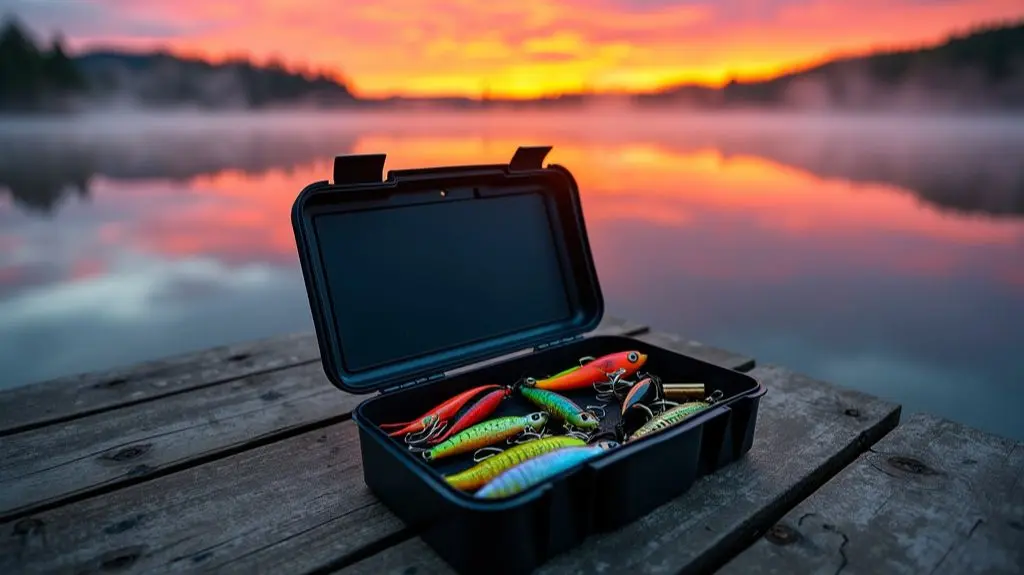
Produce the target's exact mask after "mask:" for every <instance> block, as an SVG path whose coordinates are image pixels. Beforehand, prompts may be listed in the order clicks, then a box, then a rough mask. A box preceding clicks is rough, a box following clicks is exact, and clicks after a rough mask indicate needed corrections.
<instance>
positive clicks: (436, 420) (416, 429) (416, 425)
mask: <svg viewBox="0 0 1024 575" xmlns="http://www.w3.org/2000/svg"><path fill="white" fill-rule="evenodd" d="M499 387H501V386H499V385H481V386H479V387H474V388H473V389H470V390H468V391H464V392H462V393H460V394H458V395H456V396H455V397H453V398H451V399H449V400H447V401H445V402H444V403H441V404H440V405H438V406H436V407H434V408H433V409H431V410H430V411H428V412H426V413H424V414H423V415H421V416H419V417H417V418H416V419H414V420H412V421H404V422H402V423H382V424H380V425H379V426H378V427H380V428H381V429H383V430H385V431H387V430H389V429H395V428H400V429H397V430H395V431H392V432H390V433H388V436H389V437H399V436H402V435H408V434H410V433H422V432H425V431H427V430H428V429H432V428H433V429H436V428H439V427H440V426H441V425H442V423H443V422H445V421H447V420H448V418H450V417H452V416H453V415H455V414H456V413H458V412H459V409H461V408H462V407H463V406H464V405H466V403H468V402H469V401H470V400H472V399H473V398H474V397H476V396H477V395H478V394H479V393H481V392H483V391H485V390H489V389H497V388H499Z"/></svg>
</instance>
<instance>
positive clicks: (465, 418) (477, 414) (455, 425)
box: [422, 387, 512, 445]
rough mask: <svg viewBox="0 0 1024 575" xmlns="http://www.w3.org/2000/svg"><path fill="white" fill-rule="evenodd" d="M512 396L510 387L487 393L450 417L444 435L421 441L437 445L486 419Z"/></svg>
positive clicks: (433, 435) (430, 436) (428, 437)
mask: <svg viewBox="0 0 1024 575" xmlns="http://www.w3.org/2000/svg"><path fill="white" fill-rule="evenodd" d="M510 395H512V388H511V387H503V388H501V389H495V390H494V391H489V392H487V393H486V394H484V395H483V396H481V397H480V399H476V400H475V401H473V403H467V404H466V406H465V407H466V409H464V410H462V411H460V412H459V413H457V414H455V415H453V416H452V419H451V425H449V426H448V429H447V430H445V431H444V433H436V432H435V433H433V434H431V435H428V436H427V437H426V438H424V439H423V440H422V441H425V442H426V443H427V444H429V445H437V444H438V443H441V442H442V441H444V440H446V439H448V438H449V437H451V436H453V435H455V434H456V433H459V432H460V431H462V430H463V429H466V428H468V427H469V426H471V425H475V424H477V423H480V422H481V421H483V420H484V419H486V418H487V416H489V415H490V414H492V413H494V410H495V409H498V405H500V404H501V402H502V401H504V399H505V398H506V397H509V396H510Z"/></svg>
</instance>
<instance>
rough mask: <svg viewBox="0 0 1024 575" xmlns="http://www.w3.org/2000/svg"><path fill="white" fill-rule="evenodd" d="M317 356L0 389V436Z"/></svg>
mask: <svg viewBox="0 0 1024 575" xmlns="http://www.w3.org/2000/svg"><path fill="white" fill-rule="evenodd" d="M645 331H647V327H646V326H644V325H642V324H638V323H636V322H632V321H628V320H624V319H621V318H616V317H606V318H604V320H603V321H602V322H601V324H600V325H599V326H598V327H597V329H596V330H594V332H593V333H592V335H620V334H637V333H642V332H645ZM319 359H320V349H319V347H318V346H317V341H316V336H315V335H314V334H313V333H302V334H290V335H285V336H281V337H275V338H269V339H261V340H256V341H251V342H244V343H240V344H237V345H229V346H221V347H216V348H211V349H208V350H204V351H201V352H198V353H192V354H183V355H176V356H173V357H168V358H165V359H160V360H157V361H150V362H145V363H141V364H138V365H133V366H127V367H123V368H118V369H113V370H108V371H102V372H96V373H87V374H81V375H75V376H71V377H64V378H60V379H55V380H51V381H46V382H41V383H36V384H31V385H27V386H23V387H18V388H15V389H9V390H5V391H0V436H4V435H11V434H14V433H19V432H22V431H28V430H31V429H37V428H40V427H44V426H46V425H51V424H55V423H60V422H64V421H69V420H72V419H76V418H80V417H85V416H88V415H95V414H98V413H103V412H106V411H110V410H112V409H117V408H121V407H128V406H131V405H135V404H138V403H143V402H146V401H152V400H155V399H159V398H162V397H167V396H171V395H174V394H178V393H183V392H187V391H192V390H196V389H201V388H203V387H208V386H211V385H217V384H220V383H225V382H228V381H231V380H234V379H238V378H240V377H245V376H247V375H254V374H260V373H264V372H268V371H273V370H279V369H284V368H287V367H291V366H296V365H303V364H306V363H312V362H317V361H318V360H319Z"/></svg>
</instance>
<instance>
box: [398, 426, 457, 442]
mask: <svg viewBox="0 0 1024 575" xmlns="http://www.w3.org/2000/svg"><path fill="white" fill-rule="evenodd" d="M447 427H448V422H447V421H434V423H432V424H431V425H430V427H428V428H427V429H424V430H423V431H421V432H419V433H410V434H409V435H406V436H405V442H406V443H408V444H410V445H413V444H417V443H424V442H427V441H430V440H431V439H433V438H435V437H437V436H438V435H440V434H441V432H443V431H444V430H445V428H447Z"/></svg>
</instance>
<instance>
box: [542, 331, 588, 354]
mask: <svg viewBox="0 0 1024 575" xmlns="http://www.w3.org/2000/svg"><path fill="white" fill-rule="evenodd" d="M581 339H583V336H582V335H573V336H569V337H563V338H562V339H556V340H555V341H549V342H547V343H542V344H540V345H538V346H534V348H533V351H535V352H536V351H540V350H542V349H551V348H553V347H558V346H561V345H565V344H567V343H572V342H574V341H579V340H581Z"/></svg>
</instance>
